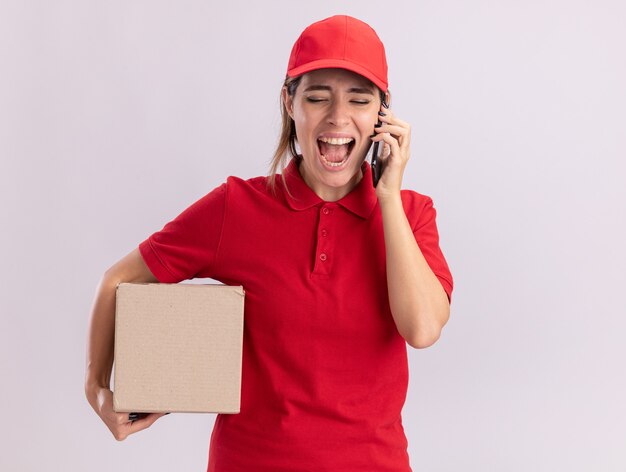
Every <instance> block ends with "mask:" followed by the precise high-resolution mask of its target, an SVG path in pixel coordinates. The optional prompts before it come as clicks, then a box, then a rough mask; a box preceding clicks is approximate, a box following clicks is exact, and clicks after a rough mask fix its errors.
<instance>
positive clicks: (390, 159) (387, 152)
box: [372, 107, 411, 201]
mask: <svg viewBox="0 0 626 472" xmlns="http://www.w3.org/2000/svg"><path fill="white" fill-rule="evenodd" d="M380 111H381V112H382V113H383V114H384V116H383V115H380V118H379V119H380V121H381V123H382V125H381V126H380V127H378V128H374V131H375V132H376V136H374V137H373V138H372V141H374V142H376V141H379V142H381V143H382V148H383V150H382V153H381V157H380V158H379V159H380V160H381V161H382V166H383V172H382V174H381V176H380V180H379V181H378V185H377V186H376V196H377V197H378V200H379V201H380V200H384V199H388V198H389V197H394V196H396V197H399V196H400V189H401V188H402V176H403V175H404V169H405V168H406V165H407V163H408V162H409V156H410V143H411V126H410V125H409V124H408V123H407V122H405V121H402V120H401V119H400V118H398V117H396V116H395V115H394V114H393V112H392V111H391V110H390V109H389V108H385V107H381V109H380Z"/></svg>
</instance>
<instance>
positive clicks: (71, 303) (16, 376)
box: [0, 0, 626, 472]
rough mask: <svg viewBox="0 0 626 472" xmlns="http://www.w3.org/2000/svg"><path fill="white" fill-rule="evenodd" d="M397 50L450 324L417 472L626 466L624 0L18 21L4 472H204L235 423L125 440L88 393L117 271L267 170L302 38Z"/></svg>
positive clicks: (1, 58)
mask: <svg viewBox="0 0 626 472" xmlns="http://www.w3.org/2000/svg"><path fill="white" fill-rule="evenodd" d="M336 13H347V14H351V15H354V16H357V17H359V18H361V19H363V20H365V21H367V22H369V23H370V24H371V25H372V26H373V27H374V28H375V29H376V30H377V31H378V33H379V35H380V37H381V38H382V39H383V41H384V42H385V44H386V46H387V50H388V58H389V65H390V82H391V90H392V92H393V108H394V110H395V112H396V113H397V114H398V115H399V116H401V117H402V118H403V119H405V120H407V121H409V122H410V123H411V124H412V129H413V140H412V142H413V147H412V158H411V162H410V164H409V168H408V169H407V173H406V176H405V186H406V187H409V188H413V189H415V190H417V191H419V192H421V193H425V194H427V195H430V196H432V197H433V199H434V201H435V206H436V208H437V210H438V224H439V230H440V233H441V244H442V248H443V250H444V253H445V255H446V257H447V259H448V261H449V263H450V266H451V269H452V271H453V275H454V277H455V282H456V286H455V292H454V294H453V304H452V317H451V320H450V322H449V324H448V325H447V327H446V328H445V330H444V334H443V336H442V338H441V339H440V340H439V341H438V343H437V344H436V345H434V346H433V347H431V348H429V349H426V350H420V351H415V350H412V351H411V352H410V361H411V387H410V390H409V397H408V399H407V403H406V407H405V410H404V421H405V426H406V430H407V435H408V437H409V443H410V448H409V452H410V455H411V459H412V465H413V468H414V470H415V471H456V470H464V471H476V472H479V471H480V472H482V471H489V470H492V471H507V472H508V471H513V472H517V471H519V472H527V471H535V472H537V471H550V472H552V471H564V470H567V471H569V472H578V471H580V472H583V471H585V472H587V471H624V470H626V448H625V447H624V444H625V441H626V426H625V425H626V422H625V421H624V420H625V417H626V402H624V401H623V399H624V398H626V379H625V376H624V364H623V359H624V358H625V357H626V347H625V343H624V342H623V340H622V335H623V332H624V331H625V330H626V321H625V319H624V315H625V314H626V310H625V308H626V302H625V301H624V298H623V296H622V295H623V292H621V290H620V289H623V287H624V282H625V281H626V280H625V275H624V269H623V268H624V263H625V262H626V251H625V249H624V241H625V240H626V222H625V215H626V208H625V207H626V191H625V186H624V181H625V180H626V179H625V178H624V176H625V175H626V173H625V166H624V158H625V157H626V133H625V125H626V111H625V110H626V92H625V87H624V84H625V83H626V60H625V59H624V58H625V56H624V44H626V6H625V4H624V3H623V2H618V1H611V0H597V1H594V2H591V1H582V0H578V1H565V0H548V1H541V2H540V1H530V2H521V1H513V0H505V1H499V2H495V1H486V0H476V1H473V2H464V1H459V0H443V1H442V0H438V1H435V0H432V1H417V2H416V1H405V2H399V1H396V2H382V3H381V2H378V1H353V2H346V1H332V2H331V1H319V2H309V3H308V4H307V3H300V2H293V1H282V0H281V1H272V2H243V1H240V0H233V1H229V2H224V3H222V2H219V3H218V2H213V3H211V2H206V1H197V0H186V1H179V2H168V1H163V0H151V1H147V0H144V1H120V0H112V1H108V2H97V1H93V0H91V1H85V0H82V1H78V0H59V1H55V2H50V1H44V0H41V1H25V0H3V1H2V3H0V159H1V167H0V211H1V213H0V217H1V221H2V231H1V232H0V251H1V252H0V258H1V259H0V260H1V262H2V269H3V270H2V271H1V274H2V275H0V277H1V278H0V290H1V291H2V293H1V296H0V314H1V316H2V325H1V326H2V328H1V329H0V367H1V372H2V388H1V389H0V396H1V404H2V419H3V427H2V428H1V429H0V444H2V450H3V453H2V454H0V469H1V470H11V471H34V470H41V469H42V468H45V469H46V470H59V471H70V470H72V471H74V470H76V471H82V470H90V471H92V472H98V471H110V470H117V471H126V470H128V471H134V470H154V471H169V470H204V468H205V467H206V460H207V447H208V440H209V435H210V431H211V426H212V422H213V418H212V417H211V416H210V415H170V416H169V417H166V418H164V419H163V420H161V421H159V423H157V424H156V425H155V426H154V427H153V428H151V429H150V430H149V431H146V432H144V433H142V434H138V435H136V436H133V437H131V438H129V439H128V440H127V441H125V442H123V443H117V442H115V441H114V440H113V438H112V436H111V435H110V434H109V432H108V430H106V428H105V427H104V425H103V424H102V423H100V422H99V420H98V418H97V416H96V415H95V414H94V413H93V412H92V411H91V409H90V407H89V405H88V404H87V402H86V400H85V399H84V395H83V372H84V351H85V339H86V332H87V321H88V316H89V311H90V305H91V302H92V299H93V295H94V292H95V287H96V284H97V283H98V280H99V277H100V276H101V274H102V273H103V272H104V270H105V269H106V268H107V267H109V266H110V265H111V264H113V263H114V262H115V261H116V260H118V259H119V258H121V257H122V256H124V255H125V254H126V253H128V252H129V251H130V250H131V249H133V248H134V247H135V246H136V245H137V244H138V243H139V242H140V241H141V240H143V239H144V238H145V237H147V236H148V235H149V234H151V233H152V232H154V231H156V230H158V229H160V228H161V227H162V225H163V224H164V223H165V222H166V221H168V220H170V219H171V218H173V217H174V216H176V215H177V214H178V213H179V212H180V211H181V210H182V209H184V208H185V207H186V206H188V205H189V204H190V203H192V202H193V201H195V200H196V199H197V198H199V197H200V196H202V195H204V194H205V193H207V192H208V191H209V190H210V189H212V188H213V187H214V186H216V185H217V184H219V183H221V182H222V181H223V180H224V179H225V178H226V177H227V176H228V175H231V174H235V175H239V176H242V177H250V176H254V175H260V174H264V173H265V172H266V168H267V162H268V160H269V158H270V156H271V153H272V150H273V145H274V143H275V140H276V136H277V129H278V119H279V115H278V94H279V88H280V84H281V81H282V78H283V77H284V73H285V69H286V64H287V58H288V55H289V52H290V49H291V45H292V43H293V41H295V39H296V37H297V35H298V34H299V32H300V31H301V30H302V29H303V28H304V27H305V26H306V25H308V24H309V23H311V22H313V21H316V20H318V19H322V18H324V17H327V16H330V15H332V14H336Z"/></svg>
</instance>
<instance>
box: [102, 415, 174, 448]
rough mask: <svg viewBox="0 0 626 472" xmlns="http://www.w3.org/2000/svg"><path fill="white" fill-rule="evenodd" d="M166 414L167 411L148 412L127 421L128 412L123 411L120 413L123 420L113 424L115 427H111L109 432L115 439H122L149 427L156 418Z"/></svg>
mask: <svg viewBox="0 0 626 472" xmlns="http://www.w3.org/2000/svg"><path fill="white" fill-rule="evenodd" d="M167 414H168V413H149V414H147V415H146V416H145V417H142V418H140V419H137V420H132V421H129V419H128V413H124V414H122V417H123V418H124V422H123V423H120V424H117V425H115V427H114V428H112V429H111V432H112V433H113V436H114V437H115V439H117V440H118V441H123V440H124V439H126V438H127V437H128V436H130V435H131V434H134V433H136V432H138V431H141V430H144V429H146V428H149V427H150V426H152V425H153V424H154V422H155V421H156V420H158V419H159V418H161V417H162V416H164V415H167Z"/></svg>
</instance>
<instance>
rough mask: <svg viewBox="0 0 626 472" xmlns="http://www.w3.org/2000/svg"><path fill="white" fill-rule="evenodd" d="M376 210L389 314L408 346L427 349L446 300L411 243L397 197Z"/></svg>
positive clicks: (447, 311)
mask: <svg viewBox="0 0 626 472" xmlns="http://www.w3.org/2000/svg"><path fill="white" fill-rule="evenodd" d="M380 208H381V212H382V216H383V229H384V236H385V251H386V256H387V266H386V267H387V285H388V293H389V306H390V308H391V313H392V315H393V318H394V321H395V323H396V326H397V328H398V331H399V333H400V334H401V335H402V337H404V339H406V341H407V342H408V343H409V344H410V345H411V346H413V347H415V348H423V347H428V346H430V345H431V344H433V343H434V342H435V341H436V340H437V339H438V338H439V335H440V333H441V329H442V328H443V326H444V325H445V324H446V322H447V321H448V317H449V315H450V304H449V301H448V297H447V295H446V293H445V291H444V289H443V287H442V285H441V283H440V282H439V279H437V277H436V276H435V274H434V273H433V271H432V270H431V269H430V267H429V266H428V263H427V262H426V259H425V258H424V255H423V254H422V251H421V250H420V248H419V246H418V245H417V242H416V241H415V237H414V236H413V232H412V230H411V227H410V225H409V222H408V220H407V218H406V215H405V213H404V209H403V207H402V201H401V199H400V195H399V194H397V195H395V196H393V197H389V198H386V199H384V200H381V201H380Z"/></svg>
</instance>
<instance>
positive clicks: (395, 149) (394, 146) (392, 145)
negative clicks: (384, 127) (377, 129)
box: [372, 133, 409, 162]
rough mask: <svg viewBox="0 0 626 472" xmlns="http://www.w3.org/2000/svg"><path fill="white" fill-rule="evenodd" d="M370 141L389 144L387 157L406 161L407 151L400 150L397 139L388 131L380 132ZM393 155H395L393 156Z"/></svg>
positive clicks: (407, 157)
mask: <svg viewBox="0 0 626 472" xmlns="http://www.w3.org/2000/svg"><path fill="white" fill-rule="evenodd" d="M372 141H379V142H383V143H384V144H387V145H388V146H389V154H388V156H387V158H389V159H394V160H395V159H399V160H400V161H399V162H403V161H408V159H409V153H408V152H401V150H400V145H399V143H398V140H397V139H396V138H394V137H393V136H391V135H390V134H389V133H380V134H378V135H377V136H376V137H375V138H372ZM384 144H383V146H384ZM394 156H397V157H395V158H394Z"/></svg>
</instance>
